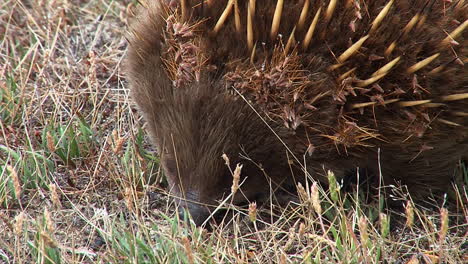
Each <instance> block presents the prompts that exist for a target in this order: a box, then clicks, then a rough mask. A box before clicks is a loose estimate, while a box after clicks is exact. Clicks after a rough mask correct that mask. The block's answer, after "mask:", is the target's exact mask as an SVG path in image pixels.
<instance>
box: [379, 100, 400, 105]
mask: <svg viewBox="0 0 468 264" xmlns="http://www.w3.org/2000/svg"><path fill="white" fill-rule="evenodd" d="M398 101H400V99H390V100H385V101H383V105H388V104H393V103H396V102H398Z"/></svg>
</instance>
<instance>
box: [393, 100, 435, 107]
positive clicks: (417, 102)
mask: <svg viewBox="0 0 468 264" xmlns="http://www.w3.org/2000/svg"><path fill="white" fill-rule="evenodd" d="M430 102H431V100H415V101H403V102H399V103H398V106H401V107H410V106H417V105H423V104H427V103H430Z"/></svg>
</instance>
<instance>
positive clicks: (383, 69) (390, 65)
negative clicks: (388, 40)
mask: <svg viewBox="0 0 468 264" xmlns="http://www.w3.org/2000/svg"><path fill="white" fill-rule="evenodd" d="M400 59H401V56H398V57H397V58H396V59H394V60H392V61H391V62H389V63H387V64H385V65H384V66H382V67H381V68H380V69H378V70H377V71H376V72H374V73H373V74H372V76H376V75H380V74H384V73H387V72H389V71H390V70H391V69H392V68H393V67H394V66H395V65H396V64H397V63H398V61H400Z"/></svg>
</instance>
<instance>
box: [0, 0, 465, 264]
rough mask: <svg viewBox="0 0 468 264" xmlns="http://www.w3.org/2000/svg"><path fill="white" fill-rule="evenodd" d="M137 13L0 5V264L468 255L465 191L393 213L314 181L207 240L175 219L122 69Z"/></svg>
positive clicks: (87, 6) (56, 2)
mask: <svg viewBox="0 0 468 264" xmlns="http://www.w3.org/2000/svg"><path fill="white" fill-rule="evenodd" d="M132 5H134V2H133V1H130V0H124V1H111V0H95V1H92V0H72V1H68V0H42V1H41V0H39V1H32V0H30V1H28V0H4V1H2V2H1V3H0V231H1V233H0V263H233V262H237V263H378V262H380V261H385V262H387V263H396V262H398V263H466V262H467V261H468V253H467V250H468V245H467V243H466V236H467V234H468V232H467V219H468V210H467V208H466V205H467V199H468V198H467V196H468V195H467V190H466V189H460V191H459V193H457V194H455V195H454V197H456V201H457V202H456V203H454V204H453V205H451V206H448V205H445V206H444V207H442V206H440V207H438V208H432V209H423V208H421V207H420V206H417V205H414V204H413V203H411V202H408V203H407V205H406V210H403V211H401V212H393V213H392V212H389V211H386V210H384V209H382V208H383V207H382V200H376V201H374V202H375V204H366V203H363V202H362V200H363V199H362V197H360V196H359V195H358V194H350V195H346V196H343V194H342V193H340V192H339V186H338V185H336V184H335V185H332V186H335V187H334V188H331V189H330V190H328V191H326V192H324V190H322V189H321V188H320V187H319V186H316V185H313V186H305V187H299V188H298V190H299V197H300V201H299V202H295V203H290V204H289V205H288V206H286V208H284V207H283V208H278V206H276V205H274V204H273V203H272V204H271V205H270V206H267V207H264V206H260V205H259V207H258V208H257V207H256V206H254V205H251V206H250V211H249V210H248V209H246V208H244V209H240V208H234V207H232V206H231V207H230V208H231V209H232V210H231V211H230V213H229V215H234V217H233V218H232V219H231V218H226V221H225V222H224V223H223V224H221V225H220V226H217V227H214V228H213V230H212V231H210V232H208V231H206V230H202V229H200V228H196V227H194V226H192V225H188V224H187V223H181V222H179V221H178V219H177V217H176V216H175V215H174V210H173V209H174V208H173V206H172V205H171V204H170V203H169V199H168V196H167V195H166V193H165V192H164V188H162V187H161V186H164V180H163V178H162V177H161V176H162V175H161V174H160V173H159V171H158V169H159V168H158V159H157V158H155V157H154V156H153V155H152V153H153V152H151V146H150V145H149V144H148V143H147V139H146V137H145V136H144V135H145V133H144V132H143V129H142V127H141V122H140V119H139V116H138V115H137V114H136V112H135V110H134V109H133V108H132V104H131V102H130V101H129V98H128V89H127V87H126V83H125V80H124V78H123V76H122V72H121V68H122V67H121V62H122V58H123V57H124V55H125V49H126V41H125V38H124V34H125V28H126V18H127V17H128V15H129V14H128V13H129V10H131V6H132ZM465 175H466V177H465V178H467V177H468V173H465ZM330 177H331V178H330V179H331V182H335V181H334V180H333V178H332V174H330ZM466 181H467V180H466V179H465V185H462V187H464V188H466ZM240 188H242V186H240ZM228 207H229V206H228ZM400 261H401V262H400Z"/></svg>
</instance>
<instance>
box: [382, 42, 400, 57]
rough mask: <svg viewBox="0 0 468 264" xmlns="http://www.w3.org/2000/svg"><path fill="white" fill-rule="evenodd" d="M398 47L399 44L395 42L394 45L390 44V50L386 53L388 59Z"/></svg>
mask: <svg viewBox="0 0 468 264" xmlns="http://www.w3.org/2000/svg"><path fill="white" fill-rule="evenodd" d="M396 45H397V42H396V41H393V42H392V44H390V46H388V48H387V49H386V50H385V52H384V54H385V56H386V57H389V56H390V54H392V52H393V50H394V49H395V48H396Z"/></svg>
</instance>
